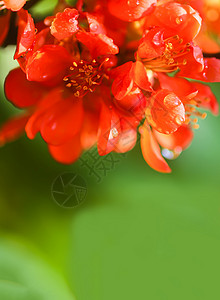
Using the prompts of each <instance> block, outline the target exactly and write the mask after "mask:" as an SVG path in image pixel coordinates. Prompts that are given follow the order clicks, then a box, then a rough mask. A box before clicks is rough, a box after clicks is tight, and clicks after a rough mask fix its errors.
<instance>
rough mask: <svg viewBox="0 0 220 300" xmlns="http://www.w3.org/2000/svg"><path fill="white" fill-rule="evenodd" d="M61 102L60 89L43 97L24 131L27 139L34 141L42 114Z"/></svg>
mask: <svg viewBox="0 0 220 300" xmlns="http://www.w3.org/2000/svg"><path fill="white" fill-rule="evenodd" d="M61 100H62V91H61V90H60V89H53V90H51V91H50V92H49V94H48V95H46V97H44V98H43V99H42V100H41V101H40V102H39V103H38V106H37V110H36V111H35V113H34V114H33V115H32V116H31V117H30V119H29V121H28V123H27V125H26V127H25V130H26V133H27V136H28V137H29V139H34V137H35V135H36V134H37V132H38V131H40V128H41V123H42V118H43V117H44V114H45V113H46V112H47V111H49V110H50V108H51V107H52V106H53V105H54V104H55V103H57V102H59V101H61Z"/></svg>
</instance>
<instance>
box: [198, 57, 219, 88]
mask: <svg viewBox="0 0 220 300" xmlns="http://www.w3.org/2000/svg"><path fill="white" fill-rule="evenodd" d="M201 80H204V81H208V82H220V59H217V58H214V57H212V58H206V59H205V68H204V71H203V79H201Z"/></svg>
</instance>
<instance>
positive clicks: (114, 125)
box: [97, 103, 121, 155]
mask: <svg viewBox="0 0 220 300" xmlns="http://www.w3.org/2000/svg"><path fill="white" fill-rule="evenodd" d="M120 132H121V128H120V119H119V116H118V115H117V113H116V112H115V110H114V109H113V108H109V107H107V106H106V105H105V104H104V103H103V104H102V109H101V114H100V121H99V131H98V144H97V148H98V152H99V155H106V154H108V153H109V152H111V151H114V148H115V145H116V144H117V142H118V139H119V135H120Z"/></svg>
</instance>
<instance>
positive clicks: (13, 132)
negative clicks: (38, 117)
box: [0, 114, 29, 146]
mask: <svg viewBox="0 0 220 300" xmlns="http://www.w3.org/2000/svg"><path fill="white" fill-rule="evenodd" d="M28 119H29V115H27V114H25V115H20V116H16V117H12V118H11V119H9V120H8V121H7V122H6V123H5V124H4V125H3V126H2V127H1V129H0V145H1V146H2V145H4V144H5V143H8V142H11V141H13V140H15V139H17V138H19V137H20V135H22V134H23V133H24V132H25V131H24V128H25V125H26V123H27V121H28Z"/></svg>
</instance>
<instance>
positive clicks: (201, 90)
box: [0, 0, 220, 173]
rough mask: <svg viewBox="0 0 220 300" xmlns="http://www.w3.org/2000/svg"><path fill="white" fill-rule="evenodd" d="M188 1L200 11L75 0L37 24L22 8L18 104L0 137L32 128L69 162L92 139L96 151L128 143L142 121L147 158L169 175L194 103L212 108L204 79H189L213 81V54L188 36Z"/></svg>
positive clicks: (12, 77) (8, 87) (14, 79)
mask: <svg viewBox="0 0 220 300" xmlns="http://www.w3.org/2000/svg"><path fill="white" fill-rule="evenodd" d="M191 2H193V5H195V6H194V7H195V8H196V9H197V8H198V9H199V10H201V9H202V8H201V6H199V5H197V4H199V3H198V2H197V0H196V1H194V0H192V1H191V0H188V1H183V0H178V1H177V2H175V1H162V2H161V1H159V2H158V3H157V1H156V0H149V1H141V0H139V1H124V0H117V1H115V0H114V1H113V0H104V1H100V0H96V1H95V0H91V1H86V2H85V3H83V1H81V0H79V1H78V2H77V5H76V7H77V9H75V8H70V7H67V8H66V9H64V11H63V12H58V13H57V14H56V15H55V16H52V17H48V18H46V19H45V21H44V24H43V22H42V23H41V25H40V26H39V25H36V27H37V28H35V24H34V21H33V19H32V17H31V15H30V14H29V13H28V12H27V11H25V10H23V9H20V10H19V11H18V43H17V48H16V52H15V56H14V57H15V59H17V61H18V62H19V65H20V68H17V69H15V70H12V71H11V72H10V73H9V75H8V76H7V78H6V82H5V93H6V96H7V98H8V100H9V101H11V102H12V103H13V104H14V105H16V106H17V107H19V108H21V109H24V110H25V112H24V113H23V114H21V115H20V116H18V117H15V118H12V119H11V120H9V122H8V123H6V124H5V125H4V126H3V127H2V129H1V131H0V142H1V144H3V143H5V142H7V141H10V140H13V139H14V138H17V137H18V136H19V135H20V134H21V133H22V131H24V130H25V131H26V134H27V136H28V137H29V138H30V139H33V138H34V137H35V136H36V134H37V133H38V132H39V133H40V134H41V136H42V137H43V139H44V140H45V142H46V143H47V144H48V148H49V151H50V153H51V155H52V156H53V157H54V158H55V159H56V160H57V161H59V162H62V163H71V162H73V161H75V160H76V159H77V158H78V157H79V155H80V153H81V152H82V151H83V150H84V149H88V148H90V147H92V146H93V145H94V144H95V143H97V148H98V152H99V154H100V155H106V154H108V153H109V152H111V151H115V152H120V153H124V152H127V151H129V150H131V149H132V148H133V147H134V145H135V143H136V141H137V128H138V126H139V124H140V123H141V122H142V123H141V124H142V125H141V126H140V128H139V132H140V135H141V149H142V153H143V156H144V159H145V160H146V162H147V163H148V164H149V165H150V166H151V167H152V168H154V169H155V170H157V171H160V172H164V173H169V172H170V171H171V170H170V167H169V166H168V164H167V162H166V160H165V159H166V158H167V159H173V158H176V157H178V156H179V154H180V153H181V152H182V150H184V149H185V148H187V147H188V146H189V144H190V143H191V141H192V138H193V133H192V129H193V128H195V129H196V128H198V127H199V125H198V118H202V119H203V118H205V116H206V113H204V112H202V111H201V109H208V110H210V111H211V112H212V113H213V114H217V113H218V103H217V100H216V98H215V96H214V94H213V93H212V91H211V89H210V87H208V86H207V85H204V84H203V83H201V82H197V81H195V80H200V81H205V82H216V81H220V75H219V74H220V73H219V70H220V61H219V60H217V59H216V58H204V57H203V53H202V50H201V48H200V47H199V46H198V45H197V44H196V42H195V40H196V39H198V36H199V32H200V29H201V25H202V18H203V19H204V15H203V14H202V15H201V16H202V18H201V16H200V15H199V13H198V12H197V11H196V10H195V9H193V8H192V7H191V6H190V5H189V3H191ZM10 3H11V4H12V2H10ZM61 6H62V9H63V8H65V4H64V3H62V5H59V6H58V9H60V7H61ZM13 9H14V7H13ZM5 18H6V17H5ZM7 18H9V17H7ZM0 21H1V19H0ZM134 21H135V22H134ZM129 22H130V23H129ZM0 24H1V23H0ZM0 29H1V27H0ZM7 29H8V27H6V29H5V31H2V32H1V31H0V40H3V39H4V36H5V34H6V31H7ZM116 44H118V46H120V53H119V48H118V46H117V45H116ZM116 55H117V56H116ZM118 63H119V65H118ZM189 78H190V79H191V80H188V79H189Z"/></svg>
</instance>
